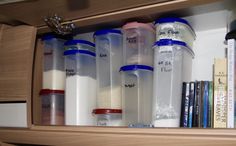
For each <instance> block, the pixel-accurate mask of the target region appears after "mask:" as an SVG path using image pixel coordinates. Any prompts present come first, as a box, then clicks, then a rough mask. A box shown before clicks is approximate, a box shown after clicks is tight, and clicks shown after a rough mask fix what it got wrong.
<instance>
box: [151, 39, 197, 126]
mask: <svg viewBox="0 0 236 146" xmlns="http://www.w3.org/2000/svg"><path fill="white" fill-rule="evenodd" d="M154 50H155V57H154V88H153V93H154V102H153V103H154V106H153V107H154V109H153V125H154V126H155V127H179V122H180V113H181V95H182V82H189V81H191V74H192V72H191V71H192V58H193V57H194V53H193V51H192V50H191V49H190V48H188V47H187V45H186V43H184V42H180V41H174V40H169V39H164V40H160V41H158V42H156V43H155V46H154Z"/></svg>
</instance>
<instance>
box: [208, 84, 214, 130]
mask: <svg viewBox="0 0 236 146" xmlns="http://www.w3.org/2000/svg"><path fill="white" fill-rule="evenodd" d="M208 92H209V102H208V103H209V104H208V125H207V127H209V128H212V125H213V124H212V122H213V118H212V117H213V83H212V82H209V90H208Z"/></svg>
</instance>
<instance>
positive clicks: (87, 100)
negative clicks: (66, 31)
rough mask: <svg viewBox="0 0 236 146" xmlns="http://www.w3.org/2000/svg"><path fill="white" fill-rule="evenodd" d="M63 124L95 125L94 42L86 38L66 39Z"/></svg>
mask: <svg viewBox="0 0 236 146" xmlns="http://www.w3.org/2000/svg"><path fill="white" fill-rule="evenodd" d="M64 56H65V70H66V99H65V123H66V125H95V118H94V117H93V115H92V110H93V109H94V108H95V107H96V102H95V101H96V55H95V45H94V44H93V43H91V42H89V41H86V40H69V41H67V42H66V43H65V52H64Z"/></svg>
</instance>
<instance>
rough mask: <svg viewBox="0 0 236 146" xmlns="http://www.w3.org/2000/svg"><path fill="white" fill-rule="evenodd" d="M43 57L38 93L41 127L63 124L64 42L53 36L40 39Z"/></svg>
mask: <svg viewBox="0 0 236 146" xmlns="http://www.w3.org/2000/svg"><path fill="white" fill-rule="evenodd" d="M42 41H43V44H44V55H43V62H44V63H43V89H42V90H41V92H40V96H41V100H42V115H41V119H42V125H63V124H64V89H65V72H64V58H63V51H64V48H63V44H64V40H62V39H59V38H56V37H55V36H54V35H46V36H44V37H43V38H42Z"/></svg>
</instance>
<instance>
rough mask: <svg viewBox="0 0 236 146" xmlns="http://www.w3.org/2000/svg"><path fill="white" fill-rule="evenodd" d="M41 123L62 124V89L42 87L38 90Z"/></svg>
mask: <svg viewBox="0 0 236 146" xmlns="http://www.w3.org/2000/svg"><path fill="white" fill-rule="evenodd" d="M40 96H41V103H42V114H41V124H42V125H64V91H63V90H49V89H42V90H41V91H40Z"/></svg>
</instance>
